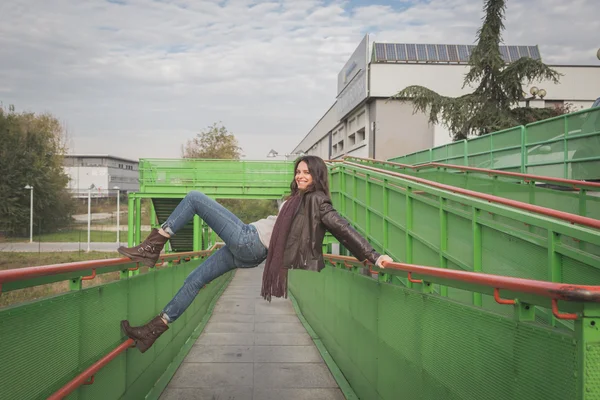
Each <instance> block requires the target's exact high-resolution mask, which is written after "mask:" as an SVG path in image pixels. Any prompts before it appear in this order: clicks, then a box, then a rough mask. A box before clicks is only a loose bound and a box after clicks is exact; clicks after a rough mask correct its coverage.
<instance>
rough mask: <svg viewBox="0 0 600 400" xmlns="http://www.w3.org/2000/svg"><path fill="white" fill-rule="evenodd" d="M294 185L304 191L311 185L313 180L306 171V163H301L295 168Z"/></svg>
mask: <svg viewBox="0 0 600 400" xmlns="http://www.w3.org/2000/svg"><path fill="white" fill-rule="evenodd" d="M294 179H296V184H297V185H298V189H300V190H306V189H307V188H308V187H309V186H310V185H312V183H313V178H312V175H311V174H310V172H309V171H308V165H306V162H304V161H301V162H300V163H299V164H298V167H297V168H296V176H295V178H294Z"/></svg>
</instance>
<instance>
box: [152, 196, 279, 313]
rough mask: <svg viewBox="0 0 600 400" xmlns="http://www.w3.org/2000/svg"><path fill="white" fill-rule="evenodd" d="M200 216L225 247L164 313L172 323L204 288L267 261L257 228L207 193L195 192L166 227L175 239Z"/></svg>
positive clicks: (193, 274) (191, 276) (202, 266)
mask: <svg viewBox="0 0 600 400" xmlns="http://www.w3.org/2000/svg"><path fill="white" fill-rule="evenodd" d="M195 214H197V215H199V216H200V218H202V219H203V220H204V222H206V223H207V224H208V226H210V227H211V229H212V230H213V231H215V233H216V234H217V235H219V237H220V238H221V239H223V241H224V242H225V246H223V247H221V248H220V249H219V250H217V251H216V252H215V253H214V254H212V255H211V256H210V257H208V259H206V261H204V262H203V263H202V264H200V265H199V266H198V267H196V269H194V270H193V271H192V272H191V273H190V274H189V275H188V277H187V278H186V279H185V281H184V282H183V286H182V287H181V288H180V289H179V291H178V292H177V294H176V295H175V297H173V299H171V301H170V302H169V304H167V305H166V306H165V308H164V309H163V311H162V316H163V318H165V319H166V320H167V321H169V322H173V321H175V320H176V319H177V318H179V316H180V315H181V314H183V312H184V311H185V310H186V309H187V308H188V307H189V305H190V304H191V303H192V301H193V300H194V298H195V297H196V295H197V294H198V292H199V291H200V289H201V288H202V287H203V286H204V285H206V284H207V283H209V282H210V281H212V280H213V279H215V278H217V277H219V276H221V275H223V274H224V273H226V272H227V271H231V270H232V269H234V268H253V267H256V266H257V265H259V264H260V263H262V262H263V261H264V260H265V259H266V258H267V249H266V247H265V246H264V245H263V244H262V242H261V241H260V237H259V236H258V232H257V231H256V228H255V227H254V226H253V225H247V224H244V223H243V222H242V221H240V219H239V218H238V217H236V216H235V215H234V214H233V213H232V212H231V211H229V210H228V209H226V208H225V207H223V206H222V205H220V204H219V203H217V202H216V201H215V200H213V199H211V198H210V197H208V196H206V195H205V194H203V193H200V192H196V191H192V192H189V193H188V194H187V195H186V196H185V198H184V199H183V200H182V201H181V202H180V203H179V205H178V206H177V207H176V208H175V210H174V211H173V212H172V213H171V215H170V216H169V218H168V219H167V220H166V221H165V223H164V224H163V225H162V228H163V230H164V231H165V232H167V233H168V234H170V235H171V236H173V235H175V233H176V232H177V231H178V230H179V229H181V228H183V226H184V225H185V224H186V223H187V222H188V221H190V220H191V219H192V218H193V217H194V215H195Z"/></svg>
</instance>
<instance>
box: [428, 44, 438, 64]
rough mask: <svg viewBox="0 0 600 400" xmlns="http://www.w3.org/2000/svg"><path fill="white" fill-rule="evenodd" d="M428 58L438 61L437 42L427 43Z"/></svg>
mask: <svg viewBox="0 0 600 400" xmlns="http://www.w3.org/2000/svg"><path fill="white" fill-rule="evenodd" d="M427 60H429V61H438V60H439V58H438V55H437V51H436V50H435V44H428V45H427Z"/></svg>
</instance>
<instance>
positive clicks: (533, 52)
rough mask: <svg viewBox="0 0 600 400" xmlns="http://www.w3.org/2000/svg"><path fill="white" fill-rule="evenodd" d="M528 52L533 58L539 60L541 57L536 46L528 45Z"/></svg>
mask: <svg viewBox="0 0 600 400" xmlns="http://www.w3.org/2000/svg"><path fill="white" fill-rule="evenodd" d="M529 54H530V55H531V58H533V59H535V60H539V59H541V58H542V57H541V56H540V51H539V50H538V48H537V46H529Z"/></svg>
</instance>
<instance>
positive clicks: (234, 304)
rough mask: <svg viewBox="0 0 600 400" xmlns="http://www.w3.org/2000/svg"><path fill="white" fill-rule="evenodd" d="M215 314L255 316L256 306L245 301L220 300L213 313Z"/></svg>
mask: <svg viewBox="0 0 600 400" xmlns="http://www.w3.org/2000/svg"><path fill="white" fill-rule="evenodd" d="M213 313H215V314H219V313H226V314H252V315H254V304H253V303H252V302H251V301H247V300H244V299H232V300H225V299H220V300H219V301H218V302H217V305H216V306H215V309H214V311H213Z"/></svg>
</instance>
